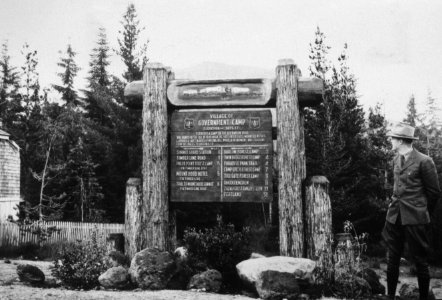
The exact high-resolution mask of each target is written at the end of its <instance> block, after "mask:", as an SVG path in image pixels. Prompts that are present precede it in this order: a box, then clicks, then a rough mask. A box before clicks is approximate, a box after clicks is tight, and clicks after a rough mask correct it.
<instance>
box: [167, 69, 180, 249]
mask: <svg viewBox="0 0 442 300" xmlns="http://www.w3.org/2000/svg"><path fill="white" fill-rule="evenodd" d="M166 71H167V80H168V82H170V81H171V80H174V79H175V73H174V72H173V71H172V68H170V67H167V68H166ZM167 118H168V120H170V115H169V114H168V116H167ZM177 244H178V242H177V224H176V210H175V209H173V208H169V240H168V245H167V247H168V249H169V250H170V251H173V250H175V249H176V248H177Z"/></svg>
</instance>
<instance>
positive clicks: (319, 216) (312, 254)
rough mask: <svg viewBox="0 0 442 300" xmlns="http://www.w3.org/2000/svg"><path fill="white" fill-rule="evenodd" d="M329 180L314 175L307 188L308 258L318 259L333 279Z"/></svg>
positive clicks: (318, 263)
mask: <svg viewBox="0 0 442 300" xmlns="http://www.w3.org/2000/svg"><path fill="white" fill-rule="evenodd" d="M328 187H329V182H328V180H327V178H325V177H324V176H313V177H311V178H310V179H309V180H308V181H307V184H306V188H305V227H306V230H305V232H306V252H307V258H310V259H313V260H315V261H317V266H319V267H321V268H322V274H323V275H325V276H326V277H328V278H329V279H331V276H332V272H329V271H328V270H330V271H331V270H333V253H332V238H333V235H332V210H331V202H330V196H329V190H328Z"/></svg>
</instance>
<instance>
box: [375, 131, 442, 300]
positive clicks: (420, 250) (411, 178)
mask: <svg viewBox="0 0 442 300" xmlns="http://www.w3.org/2000/svg"><path fill="white" fill-rule="evenodd" d="M388 136H389V137H391V144H392V149H393V150H394V151H395V152H396V154H397V155H396V157H395V158H394V169H393V171H394V186H393V196H392V198H391V202H390V205H389V207H388V212H387V218H386V222H385V227H384V229H383V232H382V236H383V238H384V240H385V242H386V243H387V245H388V252H387V290H388V298H389V299H394V297H395V294H396V286H397V281H398V277H399V262H400V259H401V255H402V253H403V250H404V243H407V244H408V246H409V249H410V254H411V257H412V259H413V260H414V263H415V265H416V270H417V280H418V284H419V295H420V299H421V300H424V299H425V300H426V299H428V290H429V286H430V274H429V268H428V250H429V247H430V246H429V229H430V225H429V223H430V215H431V213H432V211H433V209H434V207H435V206H436V202H437V200H438V198H439V196H440V188H439V181H438V178H437V173H436V167H435V165H434V162H433V160H432V159H431V158H430V157H429V156H426V155H424V154H422V153H420V152H419V151H417V150H416V149H413V147H412V142H413V140H416V139H417V138H415V137H414V127H412V126H410V125H408V124H405V123H399V124H397V125H396V126H395V127H393V129H392V130H391V132H390V133H389V134H388Z"/></svg>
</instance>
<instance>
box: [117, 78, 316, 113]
mask: <svg viewBox="0 0 442 300" xmlns="http://www.w3.org/2000/svg"><path fill="white" fill-rule="evenodd" d="M143 88H144V85H143V81H142V80H139V81H133V82H131V83H129V84H127V85H126V88H125V89H124V96H125V100H124V101H125V104H126V105H127V106H128V107H131V108H135V109H142V104H143ZM323 92H324V83H323V81H322V80H321V79H319V78H308V77H299V78H298V101H299V105H300V106H316V105H318V104H319V103H321V101H322V96H323ZM167 98H168V100H169V102H170V103H171V104H173V105H176V106H202V107H204V106H266V105H267V104H269V102H271V101H274V100H275V99H276V82H275V80H271V79H237V80H235V79H232V80H197V81H195V80H171V81H169V82H168V87H167Z"/></svg>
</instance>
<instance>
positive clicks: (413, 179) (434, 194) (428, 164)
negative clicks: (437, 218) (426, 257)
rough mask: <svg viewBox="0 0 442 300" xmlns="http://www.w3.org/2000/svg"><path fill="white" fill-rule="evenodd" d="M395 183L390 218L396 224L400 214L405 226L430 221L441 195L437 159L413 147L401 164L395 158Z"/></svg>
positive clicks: (388, 218) (398, 157)
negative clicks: (435, 161)
mask: <svg viewBox="0 0 442 300" xmlns="http://www.w3.org/2000/svg"><path fill="white" fill-rule="evenodd" d="M393 171H394V186H393V196H392V202H391V203H390V206H389V208H388V212H387V221H388V222H390V223H393V224H394V223H396V219H397V216H398V215H399V213H400V217H401V223H402V225H415V224H427V223H430V213H431V210H432V209H433V208H434V207H435V206H436V202H437V201H438V199H439V197H440V188H439V181H438V178H437V172H436V167H435V166H434V162H433V160H432V159H431V158H430V157H429V156H427V155H424V154H422V153H420V152H419V151H417V150H416V149H413V150H412V151H411V153H410V155H409V157H408V159H407V160H406V161H405V163H404V165H403V166H402V168H401V167H400V156H399V155H397V156H396V157H395V158H394V168H393Z"/></svg>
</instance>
